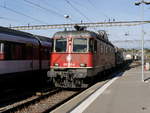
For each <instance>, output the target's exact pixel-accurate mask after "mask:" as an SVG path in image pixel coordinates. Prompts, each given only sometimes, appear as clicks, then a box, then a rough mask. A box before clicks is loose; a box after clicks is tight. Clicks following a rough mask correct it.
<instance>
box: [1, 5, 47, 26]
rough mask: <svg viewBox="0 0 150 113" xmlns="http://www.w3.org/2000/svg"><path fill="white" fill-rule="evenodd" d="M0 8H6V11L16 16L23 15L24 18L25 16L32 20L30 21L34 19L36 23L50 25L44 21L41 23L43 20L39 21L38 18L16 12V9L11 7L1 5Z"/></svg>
mask: <svg viewBox="0 0 150 113" xmlns="http://www.w3.org/2000/svg"><path fill="white" fill-rule="evenodd" d="M0 7H1V8H4V9H7V10H9V11H10V12H13V13H16V14H18V15H22V16H25V17H27V18H30V19H32V20H34V21H37V22H39V23H44V24H48V23H46V22H44V21H41V20H39V19H37V18H33V17H31V16H29V15H26V14H24V13H21V12H19V11H16V10H14V9H11V8H9V7H6V6H2V5H0Z"/></svg>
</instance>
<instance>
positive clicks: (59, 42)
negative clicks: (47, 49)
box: [55, 38, 67, 52]
mask: <svg viewBox="0 0 150 113" xmlns="http://www.w3.org/2000/svg"><path fill="white" fill-rule="evenodd" d="M66 46H67V40H66V39H65V38H61V39H56V41H55V51H56V52H66Z"/></svg>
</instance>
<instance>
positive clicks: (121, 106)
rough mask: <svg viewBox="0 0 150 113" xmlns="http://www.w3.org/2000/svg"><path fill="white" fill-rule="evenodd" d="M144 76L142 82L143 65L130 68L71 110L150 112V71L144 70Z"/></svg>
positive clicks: (75, 112) (78, 112)
mask: <svg viewBox="0 0 150 113" xmlns="http://www.w3.org/2000/svg"><path fill="white" fill-rule="evenodd" d="M144 78H145V80H146V81H145V82H142V80H141V67H134V68H130V69H129V70H126V71H125V72H123V73H121V74H120V76H117V77H114V78H112V79H111V80H110V81H109V82H108V83H106V84H105V85H104V86H102V87H100V88H98V89H97V90H96V91H95V92H94V93H92V94H91V95H90V96H89V97H88V98H86V99H84V100H83V101H82V102H80V104H78V105H76V106H75V107H73V108H72V109H71V110H70V111H69V112H70V113H150V79H149V78H150V71H145V72H144ZM85 94H86V93H85ZM61 112H62V113H63V111H62V110H61ZM55 113H56V112H55Z"/></svg>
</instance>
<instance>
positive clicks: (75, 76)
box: [47, 26, 123, 88]
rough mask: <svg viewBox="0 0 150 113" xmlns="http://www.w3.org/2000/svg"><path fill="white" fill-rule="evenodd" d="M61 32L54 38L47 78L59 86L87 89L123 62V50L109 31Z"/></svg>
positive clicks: (81, 29) (80, 30)
mask: <svg viewBox="0 0 150 113" xmlns="http://www.w3.org/2000/svg"><path fill="white" fill-rule="evenodd" d="M76 28H77V30H72V31H60V32H57V33H55V34H54V36H53V38H52V39H53V49H52V53H51V54H50V58H51V60H50V70H49V71H48V74H47V76H48V77H49V81H50V82H52V83H53V84H54V85H55V86H56V87H62V88H85V87H88V86H89V84H90V83H91V82H92V80H93V78H94V77H95V76H96V75H100V74H99V73H105V72H107V71H108V70H112V69H114V68H115V67H116V66H119V65H121V64H122V63H123V57H122V56H121V55H122V54H121V51H118V49H116V47H115V46H114V45H113V44H112V43H111V42H110V41H109V40H108V37H107V34H106V32H105V31H103V30H101V31H99V32H98V33H95V32H92V31H88V30H84V28H82V27H78V26H76Z"/></svg>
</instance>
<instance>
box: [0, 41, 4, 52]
mask: <svg viewBox="0 0 150 113" xmlns="http://www.w3.org/2000/svg"><path fill="white" fill-rule="evenodd" d="M3 52H4V43H0V53H3Z"/></svg>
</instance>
